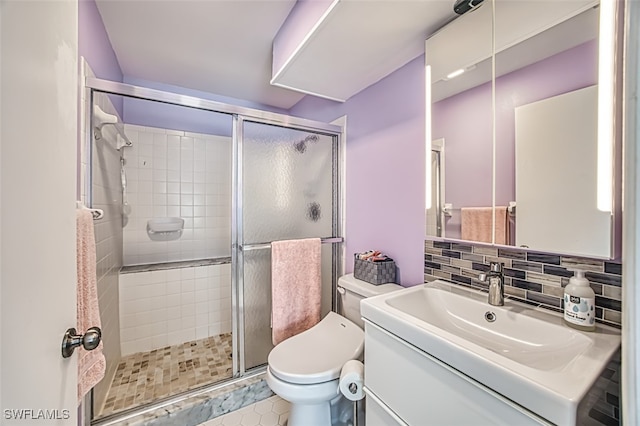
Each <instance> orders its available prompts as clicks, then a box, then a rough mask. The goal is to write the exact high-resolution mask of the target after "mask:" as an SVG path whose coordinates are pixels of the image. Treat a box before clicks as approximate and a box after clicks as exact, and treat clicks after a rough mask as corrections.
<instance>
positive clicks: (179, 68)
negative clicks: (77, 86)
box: [96, 0, 455, 109]
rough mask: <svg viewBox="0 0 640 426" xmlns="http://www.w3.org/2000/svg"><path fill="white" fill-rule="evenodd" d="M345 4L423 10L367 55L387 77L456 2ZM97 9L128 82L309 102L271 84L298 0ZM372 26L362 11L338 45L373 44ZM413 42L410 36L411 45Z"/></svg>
mask: <svg viewBox="0 0 640 426" xmlns="http://www.w3.org/2000/svg"><path fill="white" fill-rule="evenodd" d="M310 1H313V0H310ZM343 1H354V2H355V1H357V2H360V3H362V4H366V3H371V4H372V5H374V4H375V3H380V2H381V1H384V2H386V3H390V4H395V5H397V7H400V8H402V7H409V6H411V5H414V6H415V3H416V2H420V3H424V4H425V7H423V8H422V9H421V13H423V14H424V19H417V20H416V19H413V20H411V22H407V23H406V26H405V28H406V30H407V31H406V32H404V31H397V33H398V34H397V38H396V39H394V40H389V42H388V43H384V44H382V43H381V44H380V46H378V47H376V46H372V48H371V49H369V50H368V51H366V52H362V55H361V57H360V59H361V60H362V61H366V62H368V63H369V64H370V67H371V68H372V70H373V69H374V68H376V67H380V66H384V68H385V70H384V73H385V74H386V73H388V70H389V69H391V70H395V69H397V68H399V67H401V66H402V65H404V64H405V63H406V62H407V57H410V58H415V57H417V56H419V55H420V54H422V53H423V52H424V39H425V38H426V36H427V35H429V34H430V33H432V32H433V31H435V30H436V29H437V28H439V27H440V26H442V25H443V24H444V23H445V22H447V21H448V20H450V19H451V18H452V17H453V16H455V15H454V13H453V3H454V1H453V0H343ZM96 3H97V5H98V9H99V11H100V14H101V15H102V19H103V21H104V25H105V28H106V30H107V34H108V35H109V39H110V40H111V44H112V46H113V49H114V51H115V53H116V56H117V58H118V61H119V63H120V67H121V69H122V72H123V73H124V74H125V75H127V76H130V77H138V78H142V79H147V80H151V81H157V82H161V83H166V84H171V85H176V86H181V87H186V88H190V89H197V90H202V91H205V92H210V93H215V94H219V95H224V96H230V97H234V98H239V99H245V100H249V101H254V102H259V103H262V104H267V105H272V106H275V107H280V108H284V109H289V108H291V107H292V106H293V105H295V104H296V103H297V102H298V101H299V100H300V99H301V98H302V97H303V96H304V95H303V94H301V93H298V92H294V91H292V90H288V89H284V88H279V87H275V86H272V85H270V84H269V81H270V79H271V57H272V41H273V39H274V38H275V36H276V34H277V32H278V29H279V28H280V26H281V25H282V23H283V22H284V21H285V19H286V18H287V15H288V14H289V12H290V10H291V8H292V7H293V6H294V4H295V0H200V1H191V0H188V1H187V0H173V1H167V0H145V1H141V0H96ZM429 5H431V6H429ZM413 9H414V10H415V8H413ZM371 16H373V14H371ZM371 19H380V18H379V17H376V18H371ZM371 19H370V16H368V14H367V12H366V9H365V10H363V13H362V15H361V16H360V19H357V20H356V21H357V22H352V23H351V26H350V28H351V31H348V32H347V34H346V35H345V34H344V28H343V29H342V31H341V34H340V37H339V43H340V44H341V45H345V44H348V43H349V37H348V36H349V35H351V37H353V38H354V39H361V38H362V37H367V31H375V28H376V24H375V22H374V23H372V22H371ZM381 24H382V23H381ZM403 24H405V23H403ZM395 27H396V28H402V25H396V26H395ZM407 34H411V36H410V37H409V38H410V40H408V39H407V38H408V37H407ZM327 38H328V39H333V40H334V42H335V40H336V38H335V37H334V38H331V37H327ZM407 46H409V47H407ZM340 47H341V46H327V49H337V48H340ZM382 48H384V49H386V50H382ZM407 49H409V50H411V52H409V53H408V55H407V54H406V53H405V54H404V55H402V56H398V55H393V54H392V53H393V52H397V51H403V52H406V51H407ZM381 58H382V59H383V60H381ZM387 58H388V60H387ZM389 61H395V62H396V63H393V64H389ZM336 66H340V64H336Z"/></svg>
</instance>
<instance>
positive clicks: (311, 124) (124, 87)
mask: <svg viewBox="0 0 640 426" xmlns="http://www.w3.org/2000/svg"><path fill="white" fill-rule="evenodd" d="M84 87H85V88H86V89H90V99H93V94H94V93H95V92H99V93H104V94H108V95H120V96H126V97H129V98H135V99H141V100H148V101H155V102H160V103H165V104H170V105H177V106H184V107H188V108H193V109H197V110H204V111H211V112H216V113H222V114H228V115H230V116H231V117H232V120H233V121H232V122H233V126H232V127H233V129H232V144H233V147H232V152H233V153H232V219H231V222H232V223H231V240H232V246H231V267H232V278H231V287H232V291H231V302H232V331H233V333H232V344H233V359H232V368H233V376H234V377H236V378H237V377H241V376H243V375H244V374H245V372H246V369H245V368H244V339H243V337H242V336H239V334H240V333H243V328H242V326H243V319H242V315H241V313H242V312H243V311H242V310H243V308H244V305H243V300H242V293H241V291H242V284H243V282H242V262H241V261H242V254H241V253H240V249H241V247H240V241H241V239H240V238H241V237H242V221H241V218H242V192H241V188H242V133H243V132H242V125H243V123H244V122H245V121H251V122H256V123H262V124H270V125H277V126H280V127H285V128H292V129H298V130H306V131H312V132H316V133H321V134H324V135H329V136H332V137H333V138H334V144H333V146H334V148H333V149H334V152H333V164H332V167H333V176H334V179H335V182H334V188H335V192H334V195H333V197H334V200H333V202H334V210H336V211H334V212H333V224H332V227H333V235H332V236H330V237H335V239H333V240H332V241H330V242H331V243H332V246H333V258H334V259H336V260H337V261H336V262H334V264H333V265H332V271H333V277H332V309H335V307H336V285H337V276H338V273H339V271H341V270H342V269H341V268H342V262H343V259H341V257H340V253H341V251H340V247H339V244H338V243H342V241H343V240H342V236H343V235H344V228H343V217H342V211H343V210H342V209H341V206H339V203H340V201H341V200H342V199H343V197H342V194H341V193H340V191H341V188H342V187H343V185H342V181H343V177H344V164H343V158H344V146H343V141H342V134H343V130H344V129H343V127H342V126H338V125H335V124H328V123H323V122H319V121H314V120H308V119H304V118H300V117H292V116H289V115H285V114H279V113H274V112H269V111H263V110H259V109H253V108H247V107H241V106H237V105H231V104H226V103H222V102H217V101H212V100H208V99H202V98H197V97H194V96H187V95H181V94H178V93H172V92H166V91H161V90H156V89H150V88H146V87H140V86H135V85H131V84H126V83H120V82H115V81H109V80H103V79H99V78H93V77H87V78H85V82H84ZM91 104H92V103H91ZM89 117H91V114H89ZM92 126H93V124H90V126H89V129H87V131H86V133H87V137H88V138H89V140H91V134H92V131H91V128H92ZM90 155H91V154H90ZM91 188H92V186H91V183H90V182H89V183H88V185H87V196H88V197H89V199H91V197H92V194H91ZM336 206H337V207H336ZM184 397H185V395H178V396H177V397H175V398H171V399H170V400H168V401H167V404H168V403H172V402H175V401H176V400H180V399H184ZM144 408H145V407H142V408H141V410H144Z"/></svg>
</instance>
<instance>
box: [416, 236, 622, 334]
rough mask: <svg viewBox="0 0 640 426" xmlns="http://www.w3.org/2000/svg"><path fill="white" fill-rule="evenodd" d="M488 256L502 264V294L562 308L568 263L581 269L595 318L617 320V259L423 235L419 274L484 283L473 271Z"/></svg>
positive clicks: (473, 284) (619, 292) (619, 287)
mask: <svg viewBox="0 0 640 426" xmlns="http://www.w3.org/2000/svg"><path fill="white" fill-rule="evenodd" d="M489 262H501V263H503V264H504V276H505V295H509V296H511V297H513V298H516V299H518V300H520V301H523V302H526V303H530V304H536V305H540V306H541V307H545V308H549V309H553V310H555V311H562V309H563V294H564V287H565V286H566V285H567V284H569V278H570V277H572V276H573V272H572V271H571V270H570V269H574V268H575V269H581V270H583V271H586V274H585V275H586V278H587V279H588V280H589V282H590V284H591V288H593V290H594V291H595V293H596V318H597V319H598V321H601V322H603V323H606V324H609V325H613V326H617V327H619V326H620V324H621V322H622V315H621V310H622V303H621V300H622V297H621V296H622V265H621V264H620V263H615V262H609V261H605V260H600V259H591V258H584V257H571V256H561V255H555V254H547V253H534V252H527V251H522V250H517V249H503V248H497V247H489V246H482V245H475V244H466V243H456V242H443V241H430V240H427V241H425V248H424V280H425V282H428V281H433V280H435V279H438V278H443V279H446V280H448V281H451V282H453V283H455V284H459V285H462V286H466V287H473V288H480V289H485V290H486V289H487V288H488V285H487V284H485V283H482V282H480V281H478V275H479V274H480V273H482V272H488V271H489Z"/></svg>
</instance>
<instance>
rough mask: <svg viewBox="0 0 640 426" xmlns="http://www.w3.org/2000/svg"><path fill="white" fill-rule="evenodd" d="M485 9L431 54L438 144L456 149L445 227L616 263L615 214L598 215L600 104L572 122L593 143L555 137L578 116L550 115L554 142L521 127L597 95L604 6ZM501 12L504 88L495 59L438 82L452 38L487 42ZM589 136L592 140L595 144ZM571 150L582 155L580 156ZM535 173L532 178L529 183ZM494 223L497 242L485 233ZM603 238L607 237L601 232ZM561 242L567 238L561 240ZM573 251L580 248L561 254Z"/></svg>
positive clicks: (459, 22) (465, 235)
mask: <svg viewBox="0 0 640 426" xmlns="http://www.w3.org/2000/svg"><path fill="white" fill-rule="evenodd" d="M485 3H487V4H484V5H483V6H482V7H480V8H479V9H478V10H477V11H475V12H473V14H469V16H467V15H464V16H462V17H460V18H458V19H456V20H455V21H453V22H452V23H451V24H449V25H447V26H446V27H445V28H443V29H442V30H441V31H440V32H438V33H437V34H436V36H438V37H439V39H438V38H436V36H434V37H432V38H431V39H429V40H427V43H426V58H427V59H426V60H427V64H428V65H431V66H432V68H433V69H434V71H433V72H432V75H433V78H432V85H431V89H432V92H431V96H432V100H433V105H432V124H431V126H432V136H433V138H444V139H446V141H447V159H446V175H445V176H444V180H445V181H446V197H445V199H444V200H443V204H445V205H446V204H451V205H452V208H451V216H450V217H446V216H445V220H444V230H445V233H444V236H446V238H447V239H463V240H469V241H483V242H489V243H494V244H505V245H518V246H526V247H529V248H531V249H534V250H541V251H549V252H559V253H565V254H577V255H586V256H597V257H611V255H612V253H611V210H610V209H609V211H605V212H602V211H598V210H597V208H596V205H595V204H596V202H595V194H596V193H597V191H596V177H595V170H596V168H597V167H596V161H597V160H596V154H595V153H596V148H595V145H596V143H597V138H596V131H595V128H596V123H597V105H596V104H595V103H594V102H595V101H593V100H592V101H589V102H587V101H584V100H582V101H578V104H579V106H580V108H584V110H580V109H577V108H576V107H568V108H569V110H565V111H572V112H574V113H575V116H576V120H577V127H578V128H579V130H580V131H581V132H582V133H580V134H581V135H583V136H578V137H576V135H577V133H575V132H574V131H572V130H570V129H567V128H565V129H564V130H563V131H565V132H567V133H566V135H564V136H562V135H563V134H562V133H561V131H560V129H558V128H552V126H554V125H560V124H562V123H565V122H568V121H569V120H568V119H566V120H565V119H563V117H564V118H566V117H568V116H567V115H565V114H567V112H562V111H561V110H557V109H556V110H551V111H546V112H545V111H543V113H542V114H541V115H540V114H539V115H540V117H539V119H540V120H539V121H537V122H536V124H534V125H533V126H532V127H533V128H535V129H538V130H545V131H547V133H542V134H538V135H536V134H534V132H533V131H530V129H531V128H532V127H531V125H530V127H529V130H526V131H525V130H522V129H521V130H518V129H517V127H516V121H518V122H519V123H521V122H523V119H522V118H519V119H518V120H516V117H521V115H522V114H521V112H522V113H524V111H525V110H526V109H527V108H525V105H529V104H536V103H539V102H540V101H543V100H545V99H551V98H555V97H556V96H560V95H564V94H567V93H570V92H575V91H579V90H580V89H584V88H587V87H590V86H594V85H596V84H597V83H598V16H599V11H600V9H599V7H598V2H597V1H595V2H594V1H575V2H536V1H519V2H511V1H505V0H495V3H493V2H485ZM493 6H495V65H494V66H495V85H492V81H491V65H492V64H491V60H492V58H491V57H486V58H484V59H483V58H481V57H476V58H475V60H476V61H477V62H476V63H470V62H469V58H470V56H469V55H470V54H469V53H460V55H459V56H460V58H462V59H463V60H464V61H465V62H461V63H458V64H455V65H456V66H457V68H460V69H465V70H467V72H465V73H464V74H463V75H462V76H460V77H457V78H455V79H446V78H442V73H440V74H439V73H438V71H437V69H438V66H439V63H440V62H444V61H442V59H441V58H440V57H439V49H440V47H439V45H440V44H444V42H445V40H449V39H450V38H451V37H453V36H455V37H457V38H458V39H459V38H460V37H462V38H463V39H470V38H471V37H484V34H482V33H481V32H480V30H479V29H486V28H489V29H490V28H491V12H492V11H491V9H490V8H491V7H493ZM483 9H484V10H485V12H482V10H483ZM463 18H465V19H464V20H463ZM487 20H489V23H487ZM451 27H453V28H451ZM460 49H462V48H460ZM454 51H456V50H454ZM449 53H450V54H451V51H449ZM449 61H450V60H449ZM447 65H448V66H449V65H450V64H447ZM484 70H488V71H489V74H488V77H487V74H486V71H485V74H482V72H483V71H484ZM476 72H477V74H475V73H476ZM439 77H440V78H439ZM593 90H595V89H593ZM493 91H494V93H495V105H493V102H492V99H491V96H492V92H493ZM596 99H597V97H596ZM552 103H553V102H551V101H550V102H548V103H546V104H547V105H550V104H552ZM542 104H543V105H545V103H544V102H543V103H542ZM494 106H495V111H494V108H493V107H494ZM565 108H566V107H565ZM517 111H520V112H517ZM545 114H546V116H547V117H555V118H557V120H556V124H552V123H551V122H549V121H545V119H544V118H543V117H544V116H545ZM493 120H495V147H494V145H493V136H494V135H493V134H492V132H493V129H492V126H493ZM565 124H566V123H565ZM587 124H588V125H587ZM518 127H522V126H521V125H520V124H519V125H518ZM523 129H524V128H523ZM523 135H526V138H525V137H523ZM585 135H590V136H592V137H591V138H590V139H591V142H587V139H588V138H587V137H584V136H585ZM525 139H528V140H529V141H530V145H531V146H530V147H529V149H530V151H529V152H527V151H526V150H525V148H524V147H523V146H521V145H520V143H521V142H524V140H525ZM572 140H573V141H574V142H572V143H574V144H575V145H574V146H570V145H569V143H570V141H572ZM494 148H495V153H494ZM534 153H535V155H534ZM588 153H591V154H589V155H591V156H589V155H588ZM521 166H522V167H521ZM527 166H528V169H529V170H530V171H532V174H531V175H530V176H529V177H528V178H525V168H526V167H527ZM552 166H554V167H553V169H552ZM556 166H557V167H556ZM525 182H527V184H526V185H524V183H525ZM587 183H588V186H585V184H587ZM546 196H550V197H549V198H545V197H546ZM509 206H512V207H511V208H510V207H509ZM493 207H495V210H493V209H492V208H493ZM534 207H535V208H534ZM574 207H575V208H574ZM587 211H589V213H587ZM492 212H494V214H495V215H494V214H492ZM516 214H517V217H516ZM469 217H471V219H469ZM427 220H429V219H427ZM487 223H488V226H489V228H490V230H489V237H487V235H486V233H485V234H484V235H482V232H481V229H480V230H479V229H478V228H483V227H486V226H487V225H486V224H487ZM469 224H472V225H473V227H474V228H476V229H474V230H473V232H469V231H468V230H465V227H468V225H469ZM550 225H553V226H550ZM596 226H599V227H600V229H599V230H598V231H595V227H596ZM428 229H432V228H428ZM492 229H495V233H492V232H491V230H492ZM525 229H528V230H525ZM561 234H564V237H565V238H560V237H561V236H562V235H561ZM532 235H535V236H536V238H534V239H532V238H531V236H532ZM428 236H438V235H436V234H433V233H428ZM440 237H442V235H441V236H440ZM586 237H593V240H592V241H588V238H586ZM563 239H564V240H565V241H566V242H571V243H570V244H562V243H563V241H562V240H563Z"/></svg>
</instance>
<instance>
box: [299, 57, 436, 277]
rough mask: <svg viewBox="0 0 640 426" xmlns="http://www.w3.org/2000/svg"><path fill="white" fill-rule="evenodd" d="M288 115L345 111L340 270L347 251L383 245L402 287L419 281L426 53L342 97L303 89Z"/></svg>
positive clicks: (349, 264)
mask: <svg viewBox="0 0 640 426" xmlns="http://www.w3.org/2000/svg"><path fill="white" fill-rule="evenodd" d="M290 112H291V114H292V115H295V116H301V117H305V118H310V119H314V120H320V121H329V122H330V121H333V120H335V119H336V118H339V117H341V116H342V115H345V114H346V115H347V145H346V155H347V160H346V162H347V164H346V187H347V188H346V197H347V201H346V259H347V261H346V269H347V271H348V272H350V271H352V270H353V261H352V260H351V259H353V253H355V252H360V251H365V250H368V249H378V250H382V251H384V252H385V253H387V254H388V255H390V256H391V257H393V258H394V259H395V261H396V263H397V265H398V272H399V274H400V276H399V279H400V280H399V282H400V283H401V284H403V285H405V286H410V285H414V284H419V283H422V282H424V232H425V226H424V221H425V210H424V167H425V166H424V165H425V162H424V112H425V108H424V56H420V57H418V58H416V59H414V60H413V61H411V62H409V63H408V64H407V65H405V66H404V67H402V68H400V69H399V70H397V71H395V72H394V73H392V74H390V75H389V76H387V77H385V78H384V79H382V80H380V81H379V82H378V83H376V84H374V85H372V86H370V87H368V88H367V89H365V90H363V91H362V92H360V93H358V94H356V95H355V96H353V97H352V98H351V99H349V100H348V101H347V102H345V103H338V102H333V101H329V100H325V99H320V98H315V97H312V96H306V97H305V98H303V99H302V100H301V101H300V102H299V103H298V104H297V105H295V106H294V107H293V108H292V109H291V111H290Z"/></svg>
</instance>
